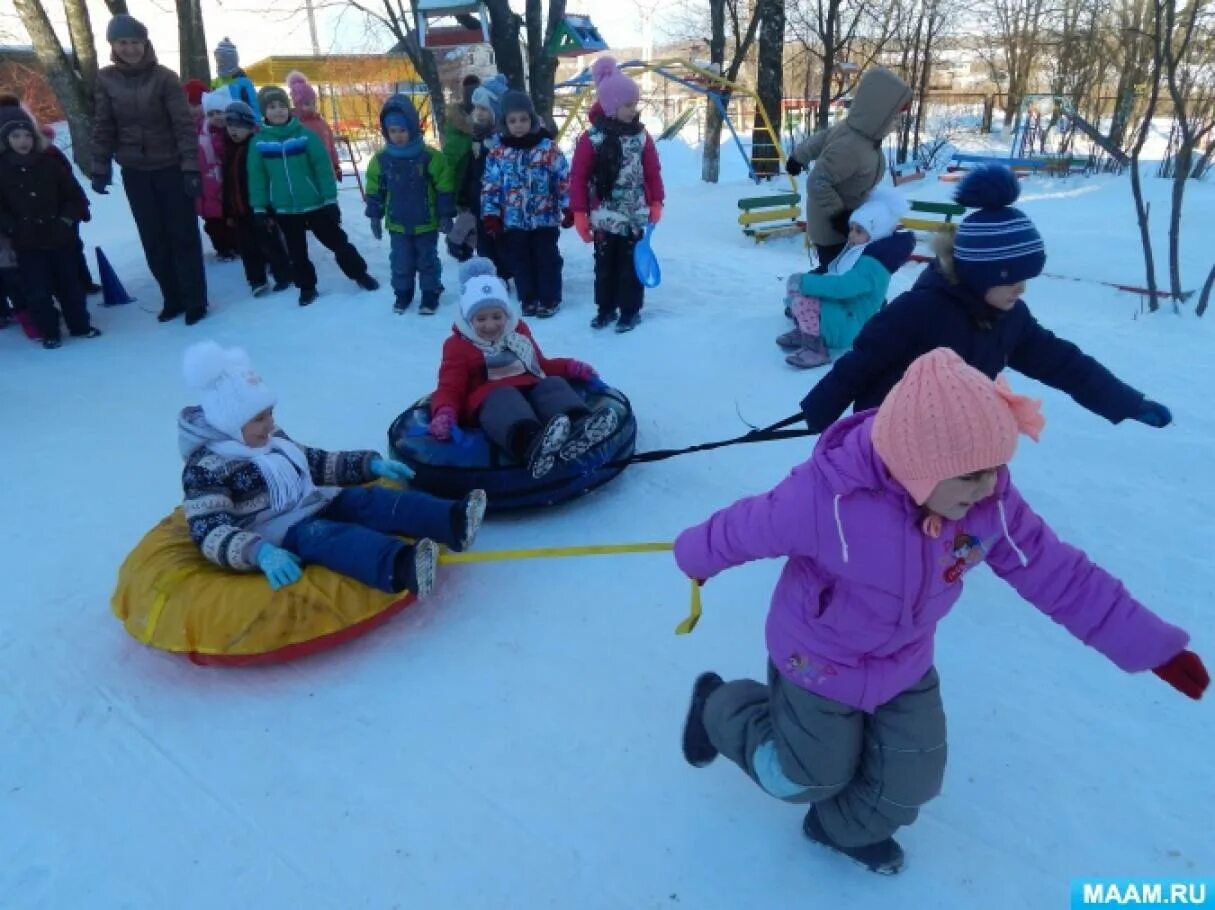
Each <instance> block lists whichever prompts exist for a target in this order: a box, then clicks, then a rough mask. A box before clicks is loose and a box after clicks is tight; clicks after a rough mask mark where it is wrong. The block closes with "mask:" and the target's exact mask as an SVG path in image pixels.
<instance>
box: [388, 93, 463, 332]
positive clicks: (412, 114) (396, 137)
mask: <svg viewBox="0 0 1215 910" xmlns="http://www.w3.org/2000/svg"><path fill="white" fill-rule="evenodd" d="M380 129H381V130H382V131H383V133H384V139H385V140H387V143H388V144H387V145H385V146H384V148H382V149H381V150H380V151H378V152H376V155H375V157H374V158H372V159H371V164H370V166H368V168H367V208H366V210H365V214H366V215H367V218H368V219H369V220H370V221H371V233H372V234H373V235H374V236H375V238H376V239H377V240H379V239H381V238H382V237H383V236H384V227H383V222H385V221H387V223H388V236H389V237H390V238H391V240H392V249H391V252H390V253H389V263H390V264H391V266H392V290H393V292H394V293H395V294H396V303H395V304H394V305H393V308H392V309H393V312H395V313H404V312H405V311H406V310H407V309H408V308H409V305H410V304H411V303H413V291H414V284H415V280H416V281H417V283H419V284H421V286H422V305H421V306H420V307H419V308H418V312H419V313H422V314H423V315H427V316H428V315H430V314H432V313H434V311H435V310H437V309H438V308H439V295H440V294H442V293H443V283H442V280H441V279H442V276H443V266H442V265H441V264H440V263H439V233H440V232H442V233H444V234H447V233H449V232H450V231H451V227H452V220H453V219H454V218H455V214H456V202H455V195H454V190H455V185H454V184H453V183H452V178H451V169H450V167H449V166H448V163H447V159H446V158H445V157H444V156H443V155H442V154H441V153H439V152H438V151H436V150H435V149H432V148H430V147H429V146H428V145H426V143H425V142H423V141H422V132H421V128H420V125H419V123H418V112H417V109H416V108H414V106H413V102H412V101H410V100H409V97H408V96H407V95H394V96H393V97H391V98H389V99H388V100H387V101H386V102H384V107H383V109H382V110H381V111H380Z"/></svg>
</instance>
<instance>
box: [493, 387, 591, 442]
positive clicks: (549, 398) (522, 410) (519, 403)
mask: <svg viewBox="0 0 1215 910" xmlns="http://www.w3.org/2000/svg"><path fill="white" fill-rule="evenodd" d="M588 413H590V412H589V411H588V410H587V407H586V403H585V402H584V401H583V400H582V397H581V396H580V395H579V394H578V393H577V392H575V391H574V390H573V388H572V387H571V386H570V384H569V383H568V382H566V381H565V379H563V378H562V377H560V376H547V377H545V378H544V379H541V380H540V381H539V382H538V383H536V384H535V385H534V386H531V387H529V388H523V389H520V388H517V387H515V386H501V387H500V388H497V389H494V390H493V391H492V392H490V393H489V395H488V396H487V397H486V399H485V401H484V402H482V404H481V409H480V411H479V412H478V414H477V419H478V420H479V421H480V423H481V429H482V430H484V431H485V435H486V436H487V437H488V438H489V440H490V441H491V442H493V443H495V444H496V445H498V446H499V447H501V448H503V449H505V450H506V451H508V452H510V453H511V454H512V455H514V456H515V457H516V458H518V459H519V460H523V458H524V455H525V454H526V452H527V449H528V446H530V445H531V442H532V440H533V439H535V438H536V434H537V433H539V432H540V430H541V429H543V427H544V425H545V424H546V423H548V422H549V421H550V420H552V419H553V418H554V417H556V416H557V415H558V414H565V415H566V416H568V417H569V418H570V419H571V420H576V419H577V418H579V417H583V416H585V415H586V414H588Z"/></svg>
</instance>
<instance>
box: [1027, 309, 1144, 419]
mask: <svg viewBox="0 0 1215 910" xmlns="http://www.w3.org/2000/svg"><path fill="white" fill-rule="evenodd" d="M1008 365H1009V366H1010V367H1012V368H1013V369H1014V370H1016V371H1017V372H1018V373H1024V374H1025V375H1026V376H1031V377H1033V378H1034V379H1037V380H1038V381H1039V382H1044V383H1046V384H1047V385H1048V386H1053V387H1054V388H1056V389H1059V390H1060V391H1062V392H1066V393H1067V394H1068V395H1070V396H1071V397H1072V398H1074V399H1075V400H1076V403H1077V404H1079V405H1080V406H1081V407H1084V408H1087V409H1088V410H1090V411H1092V412H1093V413H1094V414H1100V415H1101V416H1102V417H1104V418H1105V419H1106V420H1108V421H1110V422H1111V423H1121V422H1122V421H1123V420H1127V419H1128V418H1133V417H1136V416H1138V415H1139V413H1140V412H1141V411H1142V410H1143V406H1144V396H1143V393H1142V392H1139V391H1137V390H1135V389H1133V388H1131V387H1130V386H1129V385H1127V384H1126V383H1125V382H1123V381H1122V380H1121V379H1119V378H1118V377H1117V376H1115V375H1114V374H1113V373H1111V372H1110V371H1109V370H1107V369H1106V368H1105V367H1103V366H1102V365H1101V364H1100V363H1099V362H1098V361H1097V360H1096V359H1094V358H1092V357H1090V356H1089V355H1088V354H1085V353H1084V352H1083V351H1082V350H1080V348H1078V347H1077V346H1076V345H1074V344H1072V343H1071V342H1070V341H1065V340H1064V339H1062V338H1059V337H1058V336H1057V335H1055V333H1054V332H1051V331H1050V330H1049V329H1045V328H1043V327H1042V325H1041V324H1040V323H1039V322H1038V321H1037V320H1036V319H1034V317H1033V316H1030V317H1029V320H1028V323H1027V325H1026V328H1025V331H1024V332H1022V333H1021V337H1020V338H1019V339H1018V341H1017V346H1016V347H1015V348H1013V350H1012V352H1011V353H1010V354H1009V357H1008Z"/></svg>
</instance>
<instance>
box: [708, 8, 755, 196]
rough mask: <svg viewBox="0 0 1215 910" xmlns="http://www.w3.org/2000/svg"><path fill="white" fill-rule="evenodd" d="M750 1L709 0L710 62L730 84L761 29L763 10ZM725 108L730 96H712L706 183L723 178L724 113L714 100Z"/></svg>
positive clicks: (709, 103) (724, 94)
mask: <svg viewBox="0 0 1215 910" xmlns="http://www.w3.org/2000/svg"><path fill="white" fill-rule="evenodd" d="M746 2H747V0H709V62H710V65H712V66H713V67H714V68H716V69H717V71H718V72H720V73H721V74H722V75H723V76H724V77H725V78H726V79H727V80H729V81H730V82H734V81H735V80H736V79H737V78H738V73H739V71H740V70H741V69H742V65H743V61H744V60H746V59H747V52H748V51H749V50H750V49H751V45H752V43H753V42H754V41H755V33H756V31H757V30H758V29H759V14H760V7H759V5H758V4H755V5H752V6H751V7H750V8H748V7H747V6H746V5H745V4H746ZM727 21H728V22H729V26H730V33H729V45H730V48H731V53H730V62H729V63H728V64H727V63H726V49H727V36H726V24H727ZM715 97H716V98H717V99H718V100H719V101H720V104H721V110H725V109H728V108H729V106H730V93H729V92H722V93H721V94H720V95H717V96H710V98H709V101H708V105H709V107H708V113H707V115H706V118H705V144H704V155H703V156H702V157H701V164H700V179H701V180H704V181H705V182H706V183H716V182H717V181H718V179H719V178H720V177H721V128H722V123H723V121H722V117H721V110H719V109H718V106H717V104H716V103H715V102H714V98H715Z"/></svg>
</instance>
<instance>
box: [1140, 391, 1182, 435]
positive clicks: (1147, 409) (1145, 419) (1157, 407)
mask: <svg viewBox="0 0 1215 910" xmlns="http://www.w3.org/2000/svg"><path fill="white" fill-rule="evenodd" d="M1135 419H1136V420H1138V421H1139V422H1140V423H1146V424H1147V425H1148V426H1149V427H1155V428H1156V429H1158V430H1159V429H1161V428H1162V427H1167V426H1168V425H1169V424H1170V423H1172V422H1173V413H1172V411H1170V410H1169V409H1168V408H1166V407H1165V406H1164V405H1162V404H1161V403H1160V402H1158V401H1152V399H1150V398H1145V399H1143V406H1142V407H1141V408H1140V409H1139V413H1138V414H1136V415H1135Z"/></svg>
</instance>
